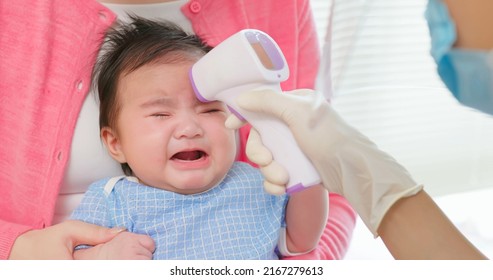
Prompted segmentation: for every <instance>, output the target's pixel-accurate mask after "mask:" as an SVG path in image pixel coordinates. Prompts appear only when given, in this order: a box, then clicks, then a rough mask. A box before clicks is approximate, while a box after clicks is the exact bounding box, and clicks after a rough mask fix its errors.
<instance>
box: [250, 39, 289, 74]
mask: <svg viewBox="0 0 493 280" xmlns="http://www.w3.org/2000/svg"><path fill="white" fill-rule="evenodd" d="M245 37H246V38H247V40H248V42H249V43H250V44H254V43H260V45H261V46H262V48H263V49H264V51H265V52H266V53H267V55H268V56H269V59H270V60H271V61H272V64H274V68H275V70H281V69H283V67H284V60H283V59H282V55H281V54H280V53H279V51H278V50H277V47H276V45H274V42H272V40H271V39H269V37H267V36H266V35H265V34H262V33H259V32H253V31H248V32H245Z"/></svg>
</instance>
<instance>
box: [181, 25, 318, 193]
mask: <svg viewBox="0 0 493 280" xmlns="http://www.w3.org/2000/svg"><path fill="white" fill-rule="evenodd" d="M288 77H289V68H288V65H287V63H286V59H285V58H284V55H283V54H282V52H281V50H280V48H279V46H278V45H277V43H276V42H275V41H274V40H273V39H272V38H271V37H270V36H269V35H267V34H265V33H264V32H262V31H259V30H254V29H246V30H242V31H240V32H238V33H236V34H234V35H233V36H231V37H229V38H228V39H226V40H225V41H224V42H222V43H221V44H219V45H218V46H216V47H215V48H213V49H212V50H211V51H210V52H209V53H207V54H206V55H205V56H204V57H202V58H201V59H199V60H198V61H197V62H196V63H195V64H194V65H193V66H192V69H191V70H190V79H191V82H192V86H193V88H194V91H195V94H196V96H197V98H198V99H199V100H200V101H202V102H210V101H214V100H218V101H222V102H224V103H225V104H226V105H228V107H229V108H230V110H231V112H232V113H234V114H235V115H236V116H237V117H239V118H240V119H242V120H246V121H248V122H249V123H250V124H251V125H252V126H253V127H254V128H255V129H256V130H257V131H258V132H259V134H260V137H261V138H262V142H263V144H264V145H265V146H266V147H267V148H269V150H270V151H271V152H272V156H273V158H274V160H275V161H277V162H278V163H279V164H281V165H282V166H283V167H284V168H285V169H286V170H287V171H288V173H289V177H290V180H289V182H288V185H287V193H294V192H297V191H300V190H303V189H304V188H307V187H310V186H313V185H315V184H318V183H320V181H321V180H320V177H319V175H318V173H317V171H316V170H315V168H314V167H313V165H312V164H311V162H310V160H308V158H306V156H305V155H304V154H303V152H302V151H301V150H300V149H299V147H298V145H297V144H296V140H295V139H294V136H293V134H292V133H291V131H290V130H289V128H288V127H287V125H286V124H285V123H284V122H282V121H280V120H278V119H277V118H274V117H271V116H268V115H266V114H259V113H253V112H248V111H245V110H242V109H241V108H239V106H237V105H236V102H235V100H236V98H237V97H238V95H240V94H242V93H246V92H249V91H253V90H261V89H272V90H274V91H276V92H278V93H279V94H282V90H281V86H280V83H281V82H282V81H285V80H286V79H287V78H288Z"/></svg>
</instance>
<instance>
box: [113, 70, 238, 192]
mask: <svg viewBox="0 0 493 280" xmlns="http://www.w3.org/2000/svg"><path fill="white" fill-rule="evenodd" d="M192 65H193V62H192V61H189V62H180V63H177V64H176V63H175V64H162V63H155V64H150V65H146V66H143V67H141V68H139V69H137V70H136V71H134V72H132V73H130V74H128V75H125V76H122V78H121V79H120V83H119V92H118V99H119V102H120V104H121V111H120V112H119V115H118V118H117V135H118V139H117V142H119V143H117V144H119V145H120V146H119V147H120V149H121V151H122V155H123V156H124V159H123V160H124V161H126V162H127V163H128V164H129V165H130V167H131V168H132V170H133V171H134V174H135V175H136V176H137V177H138V178H139V179H140V181H141V182H142V183H143V184H146V185H149V186H153V187H156V188H160V189H165V190H169V191H173V192H177V193H182V194H191V193H198V192H203V191H205V190H208V189H210V188H211V187H213V186H215V185H216V184H217V183H218V182H219V181H220V180H222V179H223V177H224V176H225V175H226V173H227V172H228V170H229V168H230V167H231V165H232V164H233V161H234V159H235V152H236V143H235V134H234V131H233V130H230V129H227V128H225V126H224V121H225V120H226V117H227V116H228V114H229V111H228V109H227V107H226V105H225V104H223V103H222V102H210V103H201V102H200V101H199V100H198V99H197V98H196V97H195V94H194V92H193V89H192V87H191V84H190V81H189V77H188V71H189V69H190V68H191V66H192ZM120 161H122V160H120Z"/></svg>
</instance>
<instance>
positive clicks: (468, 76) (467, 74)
mask: <svg viewBox="0 0 493 280" xmlns="http://www.w3.org/2000/svg"><path fill="white" fill-rule="evenodd" d="M425 16H426V19H427V21H428V27H429V29H430V36H431V55H432V56H433V58H434V59H435V62H436V63H437V66H438V74H439V75H440V78H441V79H442V80H443V82H444V83H445V85H446V86H447V88H448V89H449V90H450V91H451V92H452V94H453V95H454V96H455V98H457V100H458V101H459V102H460V103H462V104H464V105H466V106H469V107H472V108H475V109H478V110H481V111H483V112H486V113H489V114H493V51H475V50H465V49H453V48H452V46H453V44H454V42H455V41H456V39H457V34H456V31H455V24H454V22H453V21H452V19H451V18H450V15H449V13H448V10H447V7H446V6H445V5H444V4H443V3H442V2H441V1H440V0H429V2H428V6H427V8H426V13H425Z"/></svg>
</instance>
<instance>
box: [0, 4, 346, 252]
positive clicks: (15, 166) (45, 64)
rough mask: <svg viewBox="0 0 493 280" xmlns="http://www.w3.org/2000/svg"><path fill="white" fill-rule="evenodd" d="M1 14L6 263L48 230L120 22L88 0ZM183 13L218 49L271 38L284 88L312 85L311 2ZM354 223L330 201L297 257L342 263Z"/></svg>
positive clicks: (0, 162) (7, 8)
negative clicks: (22, 240)
mask: <svg viewBox="0 0 493 280" xmlns="http://www.w3.org/2000/svg"><path fill="white" fill-rule="evenodd" d="M0 6H1V7H0V139H1V145H0V259H6V258H8V256H9V253H10V249H11V247H12V244H13V242H14V241H15V239H16V238H17V236H19V235H20V234H22V233H23V232H25V231H27V230H30V229H33V228H34V229H36V228H38V229H39V228H43V227H45V226H49V225H50V224H51V221H52V217H53V211H54V206H55V201H56V199H57V196H58V191H59V187H60V184H61V180H62V178H63V176H64V171H65V168H66V164H67V158H68V156H69V153H70V146H71V141H72V136H73V131H74V128H75V124H76V121H77V117H78V114H79V111H80V109H81V106H82V103H83V101H84V98H85V96H86V94H87V92H88V89H89V85H90V75H91V70H92V67H93V64H94V61H95V58H96V54H97V52H98V49H99V46H100V43H101V40H102V34H103V32H104V31H105V30H106V29H107V28H108V26H110V25H111V23H112V22H113V21H114V19H115V16H114V15H113V14H112V13H111V11H109V10H107V9H106V8H105V7H103V6H101V5H100V4H99V3H97V2H96V1H89V0H84V1H77V0H50V1H36V0H16V1H8V3H6V4H4V3H2V4H0ZM182 11H183V13H184V14H185V15H186V16H187V17H188V18H189V19H190V20H191V22H192V25H193V27H194V30H195V31H196V32H197V34H198V35H199V36H201V37H202V38H204V39H205V40H206V42H207V43H209V44H210V45H213V46H214V45H217V44H218V43H219V42H221V41H222V40H224V39H225V38H226V37H227V36H229V35H231V34H233V33H235V32H236V31H238V30H240V29H244V28H256V29H260V30H263V31H265V32H267V33H268V34H270V35H271V36H272V37H273V38H274V39H275V40H276V41H277V42H278V44H279V45H280V46H281V48H282V50H283V52H284V54H285V56H286V59H287V61H288V63H289V65H290V69H291V78H290V79H289V80H288V81H286V82H285V83H284V84H283V85H282V86H283V88H284V89H285V90H290V89H294V88H304V87H308V88H312V87H313V84H314V80H315V76H316V71H317V70H318V59H319V53H318V43H317V37H316V33H315V28H314V25H313V19H312V15H311V11H310V10H309V6H308V1H306V0H292V1H285V0H283V1H241V2H239V1H217V0H216V1H214V0H202V1H200V0H194V1H190V2H189V3H188V4H186V5H185V6H183V7H182ZM225 22H227V24H224V23H225ZM293 30H294V31H295V32H293ZM211 34H214V36H212V35H211ZM246 134H247V131H244V133H243V135H244V136H245V135H246ZM242 144H243V145H244V142H243V143H242ZM355 219H356V216H355V213H354V211H353V210H352V208H351V207H349V205H348V203H347V202H346V200H345V199H343V198H342V197H340V196H337V195H331V196H330V212H329V220H328V225H327V228H326V230H325V233H324V236H323V237H322V240H321V242H320V244H319V246H318V247H317V249H316V250H314V251H313V252H311V253H310V254H307V255H304V256H301V258H309V259H339V258H342V257H343V255H344V253H345V252H346V250H347V247H348V244H349V241H350V238H351V234H352V230H353V228H354V225H355Z"/></svg>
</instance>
